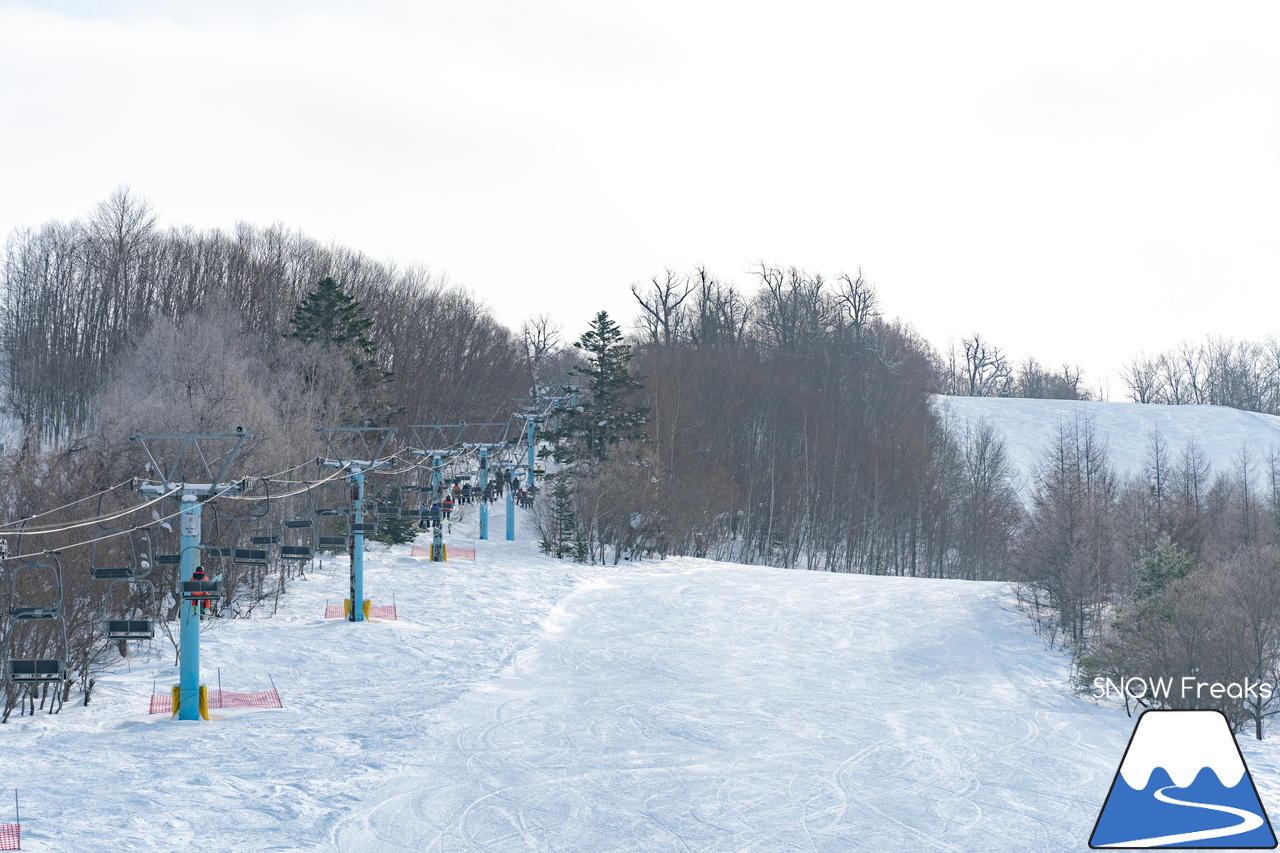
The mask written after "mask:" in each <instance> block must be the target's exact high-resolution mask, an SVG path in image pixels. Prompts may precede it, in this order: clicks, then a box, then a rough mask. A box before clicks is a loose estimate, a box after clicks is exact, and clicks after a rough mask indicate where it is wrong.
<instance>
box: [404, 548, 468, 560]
mask: <svg viewBox="0 0 1280 853" xmlns="http://www.w3.org/2000/svg"><path fill="white" fill-rule="evenodd" d="M409 556H410V557H430V556H431V549H430V548H423V547H422V546H421V545H414V546H413V550H412V551H410V552H409ZM444 556H445V559H446V560H454V559H457V560H470V561H471V562H473V563H474V562H475V561H476V549H475V548H450V547H448V546H446V547H445V549H444Z"/></svg>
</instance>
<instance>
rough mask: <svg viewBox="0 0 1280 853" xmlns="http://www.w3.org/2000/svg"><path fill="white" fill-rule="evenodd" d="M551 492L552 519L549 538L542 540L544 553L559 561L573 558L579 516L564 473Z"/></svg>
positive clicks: (558, 478)
mask: <svg viewBox="0 0 1280 853" xmlns="http://www.w3.org/2000/svg"><path fill="white" fill-rule="evenodd" d="M555 483H556V484H555V486H554V487H553V488H552V490H551V518H550V519H549V521H550V524H549V530H548V531H547V537H546V538H544V539H543V540H542V543H541V545H542V551H543V553H545V554H551V555H553V556H554V557H556V558H557V559H560V560H563V559H564V558H565V557H569V556H573V554H574V544H575V542H574V540H575V539H576V538H577V536H578V514H577V511H576V510H575V509H574V506H573V490H572V489H571V488H570V486H569V481H568V479H567V478H566V477H565V476H564V474H563V473H562V474H561V475H560V476H558V477H556V481H555Z"/></svg>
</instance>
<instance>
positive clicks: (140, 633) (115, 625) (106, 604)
mask: <svg viewBox="0 0 1280 853" xmlns="http://www.w3.org/2000/svg"><path fill="white" fill-rule="evenodd" d="M116 584H124V585H125V586H126V587H128V588H129V589H130V590H131V591H137V592H141V593H142V594H143V598H144V604H143V606H142V610H143V612H144V613H146V614H149V616H150V618H144V619H131V618H129V611H130V610H132V609H133V608H126V607H114V606H113V605H112V601H113V600H114V599H113V597H112V590H113V589H114V588H115V586H116ZM102 600H103V612H104V613H105V614H106V618H105V619H103V629H104V630H105V631H106V634H107V639H108V640H150V639H151V638H153V637H154V636H155V635H156V611H157V609H158V606H159V604H158V602H157V600H156V588H155V584H153V583H151V581H149V580H139V579H137V578H130V579H123V578H122V579H117V580H113V581H111V583H109V584H107V591H106V593H105V594H104V595H103V599H102Z"/></svg>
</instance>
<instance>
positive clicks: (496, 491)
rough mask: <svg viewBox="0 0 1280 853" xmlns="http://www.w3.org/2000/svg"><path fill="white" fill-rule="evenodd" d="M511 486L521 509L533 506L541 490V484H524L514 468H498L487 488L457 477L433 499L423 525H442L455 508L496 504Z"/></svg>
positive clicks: (513, 495)
mask: <svg viewBox="0 0 1280 853" xmlns="http://www.w3.org/2000/svg"><path fill="white" fill-rule="evenodd" d="M508 489H510V490H511V493H512V497H513V499H514V500H515V503H516V505H517V506H519V507H520V508H521V509H529V508H530V507H532V506H533V497H534V495H535V494H537V492H538V488H537V486H528V487H526V486H523V485H522V484H521V482H520V478H519V477H517V476H515V475H514V474H512V473H511V469H509V468H508V469H504V470H502V471H495V472H494V475H493V478H492V479H490V480H489V482H488V483H486V484H485V485H484V486H483V487H481V486H479V485H475V486H473V485H472V484H471V481H470V480H467V479H465V478H462V477H459V478H457V479H455V480H454V481H453V485H452V487H450V486H445V487H443V488H442V489H441V492H442V493H443V496H442V497H441V498H440V499H439V500H436V501H433V502H432V504H431V506H430V508H429V509H428V510H427V518H426V520H425V521H423V522H420V524H419V526H425V525H426V524H430V525H431V527H433V528H438V527H440V526H441V525H443V524H444V522H446V521H451V520H452V516H453V510H454V509H455V508H456V507H459V506H461V505H463V504H469V503H475V502H476V501H484V502H485V503H493V502H495V501H497V500H498V499H499V498H501V497H503V496H504V495H505V494H506V492H507V490H508Z"/></svg>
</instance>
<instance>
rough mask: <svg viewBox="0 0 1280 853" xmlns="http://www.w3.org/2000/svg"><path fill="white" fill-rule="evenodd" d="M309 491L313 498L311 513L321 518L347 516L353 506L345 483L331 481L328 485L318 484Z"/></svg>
mask: <svg viewBox="0 0 1280 853" xmlns="http://www.w3.org/2000/svg"><path fill="white" fill-rule="evenodd" d="M308 491H309V494H310V497H311V511H312V512H313V513H314V514H315V515H317V516H320V517H321V518H324V517H328V516H335V515H346V514H347V511H348V510H349V508H350V506H351V497H350V495H349V494H348V492H347V484H346V482H345V481H341V480H330V481H329V482H327V483H317V484H316V485H315V486H313V487H311V489H309V490H308Z"/></svg>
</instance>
